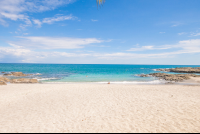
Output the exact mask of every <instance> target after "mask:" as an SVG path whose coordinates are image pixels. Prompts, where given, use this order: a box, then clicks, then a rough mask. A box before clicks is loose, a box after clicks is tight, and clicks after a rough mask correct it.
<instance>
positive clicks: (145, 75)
mask: <svg viewBox="0 0 200 134" xmlns="http://www.w3.org/2000/svg"><path fill="white" fill-rule="evenodd" d="M138 76H140V77H150V75H148V74H140V75H138Z"/></svg>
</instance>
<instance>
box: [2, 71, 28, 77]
mask: <svg viewBox="0 0 200 134" xmlns="http://www.w3.org/2000/svg"><path fill="white" fill-rule="evenodd" d="M30 75H32V74H23V73H22V72H11V73H10V74H8V73H7V74H4V76H16V77H20V76H30Z"/></svg>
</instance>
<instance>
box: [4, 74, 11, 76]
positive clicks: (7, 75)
mask: <svg viewBox="0 0 200 134" xmlns="http://www.w3.org/2000/svg"><path fill="white" fill-rule="evenodd" d="M3 76H12V74H3Z"/></svg>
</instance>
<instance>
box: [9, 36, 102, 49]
mask: <svg viewBox="0 0 200 134" xmlns="http://www.w3.org/2000/svg"><path fill="white" fill-rule="evenodd" d="M18 38H19V39H20V40H19V41H15V42H9V43H12V44H15V45H17V46H21V47H23V48H40V49H77V48H83V47H85V46H86V45H89V44H92V43H102V42H105V41H104V40H99V39H96V38H67V37H58V38H55V37H35V36H30V37H18Z"/></svg>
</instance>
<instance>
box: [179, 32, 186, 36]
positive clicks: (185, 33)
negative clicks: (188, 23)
mask: <svg viewBox="0 0 200 134" xmlns="http://www.w3.org/2000/svg"><path fill="white" fill-rule="evenodd" d="M184 34H187V33H185V32H182V33H178V35H184Z"/></svg>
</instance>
